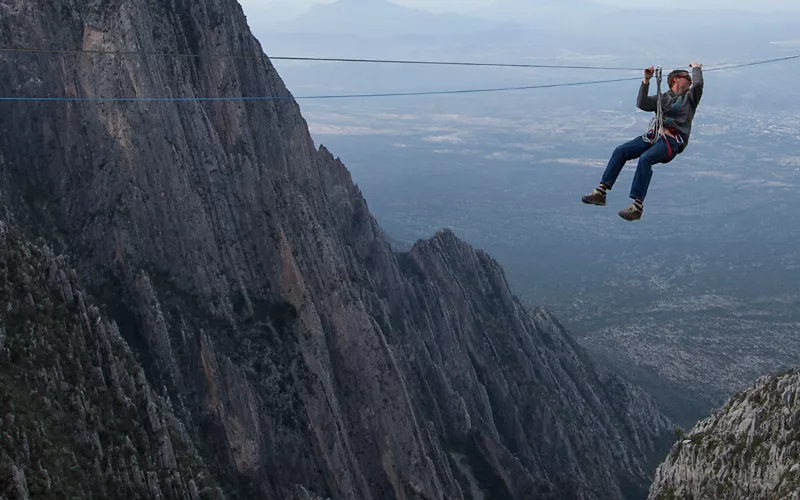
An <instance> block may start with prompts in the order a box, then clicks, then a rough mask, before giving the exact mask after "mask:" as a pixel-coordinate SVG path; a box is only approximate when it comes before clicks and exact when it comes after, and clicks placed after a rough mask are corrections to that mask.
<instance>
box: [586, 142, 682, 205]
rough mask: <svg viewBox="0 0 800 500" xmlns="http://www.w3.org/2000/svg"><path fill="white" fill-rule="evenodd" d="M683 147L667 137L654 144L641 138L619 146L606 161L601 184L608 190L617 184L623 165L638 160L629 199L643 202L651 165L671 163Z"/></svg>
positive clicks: (651, 170)
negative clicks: (606, 164)
mask: <svg viewBox="0 0 800 500" xmlns="http://www.w3.org/2000/svg"><path fill="white" fill-rule="evenodd" d="M684 146H685V144H684V143H683V142H680V143H679V142H678V141H677V140H675V139H674V138H673V137H670V136H668V135H666V136H664V137H661V138H659V140H658V141H656V143H655V144H651V143H649V142H647V141H646V140H644V139H643V138H642V136H639V137H636V138H635V139H632V140H630V141H628V142H626V143H624V144H620V145H619V146H617V148H616V149H615V150H614V153H613V154H612V155H611V159H610V160H609V161H608V166H606V171H605V172H604V173H603V180H602V182H603V184H605V185H606V186H608V188H609V189H610V188H611V187H613V186H614V183H615V182H617V177H619V174H620V172H622V167H624V166H625V163H627V162H628V161H630V160H633V159H636V158H639V164H638V165H637V166H636V173H635V174H634V176H633V183H632V184H631V194H630V197H631V198H633V199H634V200H640V201H644V198H645V196H647V188H648V187H649V186H650V179H651V178H652V177H653V165H655V164H657V163H669V162H671V161H672V160H673V159H674V158H675V156H677V155H679V154H680V153H682V152H683V148H684Z"/></svg>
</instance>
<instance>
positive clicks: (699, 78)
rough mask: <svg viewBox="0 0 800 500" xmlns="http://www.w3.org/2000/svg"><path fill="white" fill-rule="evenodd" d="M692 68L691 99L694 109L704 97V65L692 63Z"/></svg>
mask: <svg viewBox="0 0 800 500" xmlns="http://www.w3.org/2000/svg"><path fill="white" fill-rule="evenodd" d="M689 66H691V67H692V88H691V89H690V90H689V99H691V100H692V103H693V104H694V107H697V105H698V104H700V99H701V98H702V97H703V65H702V64H697V63H691V64H690V65H689Z"/></svg>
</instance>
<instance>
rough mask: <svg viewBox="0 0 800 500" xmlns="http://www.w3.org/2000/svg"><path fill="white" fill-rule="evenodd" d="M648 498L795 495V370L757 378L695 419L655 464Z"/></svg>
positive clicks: (798, 398) (798, 427) (733, 499)
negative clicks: (658, 465)
mask: <svg viewBox="0 0 800 500" xmlns="http://www.w3.org/2000/svg"><path fill="white" fill-rule="evenodd" d="M649 498H650V499H651V500H664V499H673V498H674V499H679V498H681V499H683V498H686V499H689V498H691V499H696V500H702V499H717V498H725V499H730V500H745V499H747V500H797V499H798V498H800V370H798V369H795V370H792V371H789V372H786V373H781V374H776V375H773V376H769V377H762V378H760V379H759V380H758V382H757V383H756V384H754V385H753V386H752V387H750V388H749V389H747V390H744V391H741V392H740V393H738V394H737V395H735V396H734V397H732V398H731V399H730V400H728V402H727V403H726V404H725V406H723V407H722V408H721V409H719V410H717V411H716V412H714V414H713V415H712V416H711V417H709V418H707V419H705V420H703V421H701V422H700V423H698V424H697V425H696V426H695V427H694V428H693V429H692V430H691V432H689V434H687V435H686V436H685V438H684V439H682V440H680V441H679V442H678V443H676V444H675V445H674V447H673V449H672V451H670V454H669V457H668V458H667V460H666V461H665V462H664V463H663V464H662V465H661V466H660V467H659V468H658V472H657V474H656V480H655V482H654V483H653V486H652V488H651V490H650V495H649Z"/></svg>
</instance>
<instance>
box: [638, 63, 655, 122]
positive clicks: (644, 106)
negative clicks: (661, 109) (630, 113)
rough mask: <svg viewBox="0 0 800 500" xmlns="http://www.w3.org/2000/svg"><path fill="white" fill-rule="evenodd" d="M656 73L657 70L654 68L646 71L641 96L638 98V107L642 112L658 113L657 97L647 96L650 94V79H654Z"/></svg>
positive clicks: (640, 87)
mask: <svg viewBox="0 0 800 500" xmlns="http://www.w3.org/2000/svg"><path fill="white" fill-rule="evenodd" d="M654 73H655V68H654V67H653V66H650V67H649V68H645V70H644V80H642V84H641V85H640V86H639V95H638V96H637V97H636V107H637V108H639V109H641V110H642V111H656V110H657V109H658V108H657V107H656V105H657V104H658V103H657V97H656V96H648V95H647V94H648V93H649V92H650V78H652V77H653V74H654Z"/></svg>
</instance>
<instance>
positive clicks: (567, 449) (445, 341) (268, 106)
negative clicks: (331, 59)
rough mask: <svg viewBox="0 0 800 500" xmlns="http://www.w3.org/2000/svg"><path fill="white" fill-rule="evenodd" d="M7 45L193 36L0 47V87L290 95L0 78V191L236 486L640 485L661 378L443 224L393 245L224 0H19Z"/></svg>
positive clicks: (646, 475)
mask: <svg viewBox="0 0 800 500" xmlns="http://www.w3.org/2000/svg"><path fill="white" fill-rule="evenodd" d="M0 46H11V47H30V46H36V47H42V46H47V47H54V48H60V49H79V50H84V51H92V50H93V51H97V50H105V51H109V50H110V51H126V50H138V51H141V52H146V53H150V54H153V53H160V54H163V53H174V52H180V53H187V52H190V53H197V54H201V55H202V56H203V57H198V58H185V57H163V56H154V55H142V54H126V55H121V54H116V55H109V54H97V53H83V54H79V55H74V54H69V55H66V54H32V53H0V95H6V96H8V95H10V96H15V95H16V96H66V97H70V96H81V97H82V96H105V97H110V96H140V97H164V96H174V97H196V96H202V97H220V96H254V95H271V96H279V97H281V99H278V100H272V101H257V102H254V101H203V102H199V101H192V100H190V101H178V102H175V101H171V102H168V101H158V102H131V101H115V102H88V101H85V102H52V101H51V102H30V101H28V102H12V101H5V102H2V103H0V131H2V133H0V158H2V161H0V192H2V193H4V196H5V202H4V203H5V204H6V205H8V206H9V207H10V208H11V210H12V211H13V212H14V214H15V217H16V220H17V223H18V224H19V226H20V227H22V228H23V229H24V231H25V232H26V233H27V234H29V235H31V236H30V237H35V236H36V237H42V238H44V239H45V240H46V241H47V242H48V244H49V245H50V246H51V247H52V248H54V251H55V253H63V254H65V255H68V256H69V258H70V260H71V261H72V262H73V263H74V264H73V266H74V268H75V271H76V276H77V277H79V286H80V287H81V288H82V289H84V290H85V291H86V294H87V296H92V297H94V299H93V300H95V301H96V302H97V303H98V304H102V305H104V306H105V307H106V311H107V315H108V316H107V317H108V319H109V321H115V322H116V323H117V325H118V326H119V331H120V335H121V337H122V338H123V339H124V341H125V343H126V344H127V345H128V346H129V347H130V349H131V352H132V353H134V355H135V356H136V363H138V365H139V366H140V367H141V368H142V371H143V373H144V374H145V377H146V381H147V383H148V384H149V385H150V386H151V387H157V388H160V389H159V390H158V393H159V395H160V396H161V397H162V398H164V404H165V405H167V406H168V407H171V408H173V409H175V411H174V414H175V416H176V418H177V419H178V421H179V422H180V423H181V424H182V425H183V426H184V427H185V429H186V434H187V435H188V436H190V439H191V442H192V444H193V446H194V448H195V449H197V450H198V456H199V457H200V459H201V461H202V463H203V464H204V466H205V467H207V469H208V471H209V474H210V475H211V478H210V479H209V484H210V485H214V484H216V485H219V486H221V487H222V489H223V490H224V492H225V494H226V496H227V497H228V498H266V499H283V498H286V497H287V496H291V495H295V494H296V492H297V491H299V490H298V489H297V488H298V487H303V488H304V489H305V490H307V492H301V493H298V494H301V495H303V496H306V495H312V494H313V495H317V496H319V497H322V498H325V497H330V498H331V499H333V500H338V499H359V500H369V499H384V498H397V499H423V498H425V499H432V498H436V499H444V498H448V499H468V498H475V496H473V494H472V492H473V491H474V489H475V488H477V489H478V490H481V491H483V493H482V495H478V497H480V496H484V497H485V498H487V499H488V498H528V497H530V496H531V495H532V492H539V495H540V497H541V498H572V499H584V498H585V499H594V498H598V499H599V498H609V499H612V498H613V499H617V498H624V497H626V496H627V497H628V498H637V495H638V496H639V497H640V496H641V495H642V494H643V493H645V492H646V489H647V486H648V485H649V484H650V482H651V480H650V476H651V474H650V471H651V470H652V469H653V468H654V465H655V464H653V463H651V462H649V461H651V460H652V459H653V458H655V457H658V458H660V457H661V456H663V453H665V452H666V449H667V447H668V445H669V444H670V443H669V440H670V437H671V434H670V432H669V426H670V424H669V422H668V421H667V420H666V419H665V418H664V417H663V416H661V415H660V413H659V412H658V411H657V409H656V408H655V406H654V405H653V403H652V400H651V399H650V398H649V397H648V396H646V395H645V394H643V393H641V392H640V391H638V390H636V389H635V388H633V387H631V386H629V385H627V384H624V383H623V382H621V380H620V379H619V378H617V377H616V376H615V375H613V374H611V373H608V372H606V371H604V370H602V369H600V368H598V367H597V366H596V365H595V364H594V363H593V362H592V360H590V359H589V358H588V356H586V354H585V352H584V351H583V350H582V349H580V348H579V346H577V345H576V344H575V342H574V341H573V340H572V339H571V338H570V337H569V335H568V334H567V333H566V332H565V331H564V330H563V329H562V328H561V327H560V326H559V325H558V323H557V322H556V321H555V320H554V319H553V318H552V317H550V316H549V315H548V314H547V313H546V312H545V311H535V312H529V311H526V310H524V309H523V308H522V307H520V305H519V303H518V302H517V301H516V299H515V298H514V297H513V296H512V295H511V293H510V291H509V288H508V284H507V282H506V280H505V276H504V274H503V272H502V270H501V269H500V267H499V266H498V265H497V263H496V262H495V261H493V260H492V259H491V258H490V257H489V256H487V255H486V254H484V253H482V252H479V251H476V250H474V249H472V248H471V247H470V246H469V245H467V244H466V243H464V242H462V241H459V240H458V239H457V238H455V237H454V236H453V235H452V233H449V232H441V233H439V234H438V235H436V236H435V237H434V238H432V239H431V240H428V241H422V242H418V243H417V244H416V245H414V247H413V248H412V249H411V250H410V251H409V252H407V253H395V252H393V251H392V249H391V246H390V243H389V242H388V241H387V239H386V238H385V237H384V235H383V232H382V231H381V230H380V228H379V227H378V225H377V223H376V222H375V220H374V218H373V217H372V215H371V214H370V212H369V210H368V207H367V203H366V201H365V200H364V199H363V197H362V195H361V193H360V191H359V190H358V188H357V186H355V185H354V184H353V182H352V179H351V178H350V174H349V172H348V171H347V169H346V168H345V166H344V165H343V164H342V163H341V162H339V161H338V160H337V159H336V158H335V157H334V156H333V155H332V154H331V153H330V152H329V151H327V150H326V149H325V148H324V147H319V148H317V147H315V145H314V143H313V141H312V138H311V137H310V135H309V132H308V127H307V125H306V123H305V121H304V119H303V117H302V114H301V113H300V109H299V106H298V105H297V103H296V102H294V101H293V100H292V99H291V94H290V93H289V91H288V90H287V89H286V87H285V86H284V84H283V82H282V81H281V79H280V76H279V75H278V74H277V72H276V71H275V69H274V67H273V66H272V64H271V63H270V61H269V60H268V58H266V57H261V58H255V59H231V58H226V57H211V56H212V55H214V54H241V55H253V56H257V55H261V54H262V51H261V48H260V47H259V46H258V44H257V42H256V41H255V39H254V38H253V37H252V35H251V34H250V31H249V29H248V27H247V24H246V23H245V20H244V16H243V14H242V11H241V9H240V8H239V6H238V4H236V3H235V2H233V1H231V0H204V1H200V2H195V1H192V2H190V1H188V0H126V1H125V2H122V1H116V0H115V1H111V2H108V1H104V2H99V1H95V0H61V1H59V2H57V3H56V8H53V4H52V2H45V1H44V0H36V1H30V0H27V1H22V0H10V1H5V2H3V3H0ZM15 286H16V285H15ZM97 335H101V336H102V332H99V333H97ZM76 342H77V340H76ZM83 355H87V356H88V353H83V354H82V356H83ZM11 359H12V360H13V359H17V358H13V357H12V358H11ZM81 360H82V361H81V363H82V365H83V366H89V365H87V364H86V363H85V361H86V360H83V358H81ZM44 363H47V361H46V360H45V361H44ZM12 369H16V367H12ZM131 369H132V370H133V369H135V367H133V366H132V367H131ZM15 399H16V397H15ZM12 402H13V403H14V404H15V405H16V404H17V402H16V401H14V400H12ZM178 409H181V410H178ZM183 409H185V411H184V410H183ZM140 418H143V416H137V415H135V414H131V415H130V416H129V423H130V425H135V422H138V421H139V419H140ZM143 453H144V452H143ZM19 467H22V468H23V472H24V473H25V474H26V475H30V474H29V470H28V469H26V467H34V465H31V466H28V465H25V464H22V465H21V466H18V468H19ZM66 480H67V479H65V481H66Z"/></svg>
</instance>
